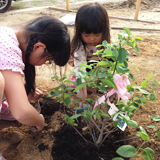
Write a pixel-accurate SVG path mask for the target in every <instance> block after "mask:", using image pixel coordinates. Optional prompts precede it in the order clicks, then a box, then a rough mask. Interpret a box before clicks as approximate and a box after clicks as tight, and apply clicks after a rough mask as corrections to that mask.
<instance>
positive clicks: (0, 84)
mask: <svg viewBox="0 0 160 160" xmlns="http://www.w3.org/2000/svg"><path fill="white" fill-rule="evenodd" d="M3 94H4V78H3V75H2V73H1V72H0V105H1V104H2V97H3Z"/></svg>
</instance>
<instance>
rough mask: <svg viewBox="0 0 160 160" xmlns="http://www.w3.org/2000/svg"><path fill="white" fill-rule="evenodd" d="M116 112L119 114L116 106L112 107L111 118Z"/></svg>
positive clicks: (110, 110) (109, 112)
mask: <svg viewBox="0 0 160 160" xmlns="http://www.w3.org/2000/svg"><path fill="white" fill-rule="evenodd" d="M116 112H118V108H117V107H116V106H114V105H113V106H110V108H109V111H108V114H109V115H110V116H111V115H113V114H115V113H116Z"/></svg>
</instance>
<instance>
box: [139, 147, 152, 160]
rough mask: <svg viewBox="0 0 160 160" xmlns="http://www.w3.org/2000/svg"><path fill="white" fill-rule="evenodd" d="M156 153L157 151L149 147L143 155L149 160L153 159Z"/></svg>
mask: <svg viewBox="0 0 160 160" xmlns="http://www.w3.org/2000/svg"><path fill="white" fill-rule="evenodd" d="M154 154H155V152H154V151H153V150H152V149H151V148H149V147H147V148H145V149H144V150H143V152H142V156H143V157H144V158H145V159H148V160H153V157H154Z"/></svg>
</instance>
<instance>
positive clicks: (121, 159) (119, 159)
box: [112, 157, 124, 160]
mask: <svg viewBox="0 0 160 160" xmlns="http://www.w3.org/2000/svg"><path fill="white" fill-rule="evenodd" d="M112 160H124V159H123V158H121V157H115V158H113V159H112Z"/></svg>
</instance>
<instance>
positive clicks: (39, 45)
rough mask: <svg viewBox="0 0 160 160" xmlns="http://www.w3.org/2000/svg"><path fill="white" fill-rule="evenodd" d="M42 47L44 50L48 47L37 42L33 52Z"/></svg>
mask: <svg viewBox="0 0 160 160" xmlns="http://www.w3.org/2000/svg"><path fill="white" fill-rule="evenodd" d="M40 47H42V48H44V49H45V48H46V45H45V44H44V43H41V42H37V43H36V44H35V45H34V47H33V51H36V49H37V48H40Z"/></svg>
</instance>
